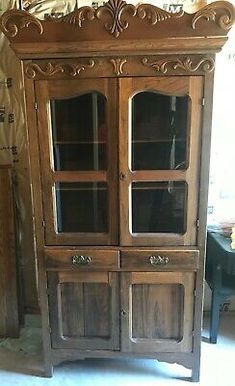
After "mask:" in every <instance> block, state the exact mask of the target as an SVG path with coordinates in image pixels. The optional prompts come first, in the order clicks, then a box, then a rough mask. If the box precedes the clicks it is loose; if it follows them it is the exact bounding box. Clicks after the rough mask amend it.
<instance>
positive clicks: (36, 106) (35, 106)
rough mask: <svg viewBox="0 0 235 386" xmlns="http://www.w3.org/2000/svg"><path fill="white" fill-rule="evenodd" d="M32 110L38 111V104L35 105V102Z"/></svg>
mask: <svg viewBox="0 0 235 386" xmlns="http://www.w3.org/2000/svg"><path fill="white" fill-rule="evenodd" d="M34 109H35V110H37V109H38V104H37V102H34Z"/></svg>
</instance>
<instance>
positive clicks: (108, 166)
mask: <svg viewBox="0 0 235 386" xmlns="http://www.w3.org/2000/svg"><path fill="white" fill-rule="evenodd" d="M115 97H116V84H115V80H113V79H111V80H108V79H79V80H71V81H64V80H51V81H48V82H40V84H39V86H38V87H37V100H38V106H39V108H38V115H39V120H38V122H39V136H40V147H41V149H40V150H41V163H42V168H43V181H42V184H43V194H44V213H45V225H46V244H47V245H56V244H59V245H73V244H76V245H115V244H116V243H117V238H118V235H117V221H118V219H117V216H113V213H114V212H115V211H117V208H116V206H117V186H116V185H117V155H116V152H115V151H114V148H115V143H117V140H116V135H117V132H116V131H115V129H116V115H115V109H114V105H115ZM111 192H112V193H111Z"/></svg>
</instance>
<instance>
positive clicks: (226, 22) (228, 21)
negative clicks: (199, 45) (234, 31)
mask: <svg viewBox="0 0 235 386" xmlns="http://www.w3.org/2000/svg"><path fill="white" fill-rule="evenodd" d="M218 10H219V11H223V14H221V13H219V15H218V18H217V11H218ZM200 19H206V21H217V22H218V24H219V26H220V28H222V29H223V30H229V29H230V28H231V27H232V25H233V23H234V21H235V17H234V7H233V5H232V4H230V3H228V2H226V1H225V2H224V1H218V2H215V3H212V4H209V5H207V6H206V7H204V8H202V9H200V10H199V11H198V12H197V13H196V14H195V15H194V17H193V19H192V27H193V29H196V24H197V22H198V20H200Z"/></svg>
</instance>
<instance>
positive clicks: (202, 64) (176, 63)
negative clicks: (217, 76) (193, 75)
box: [142, 57, 215, 74]
mask: <svg viewBox="0 0 235 386" xmlns="http://www.w3.org/2000/svg"><path fill="white" fill-rule="evenodd" d="M142 63H143V65H144V66H147V67H152V68H154V70H156V72H161V73H163V74H166V73H167V72H168V71H169V70H178V69H181V70H184V71H190V72H195V71H197V70H198V69H199V68H201V69H202V70H203V71H204V72H211V71H213V70H214V67H215V62H214V59H212V58H204V59H200V60H199V62H197V63H194V62H193V61H192V59H191V58H190V57H186V58H183V59H170V60H169V59H168V60H165V59H164V60H157V61H150V60H149V59H148V58H147V57H145V58H143V59H142Z"/></svg>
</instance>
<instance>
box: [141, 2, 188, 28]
mask: <svg viewBox="0 0 235 386" xmlns="http://www.w3.org/2000/svg"><path fill="white" fill-rule="evenodd" d="M136 14H137V16H138V18H139V19H145V18H146V19H147V20H148V21H149V23H150V24H152V25H154V24H156V23H159V22H162V21H165V20H167V19H172V18H178V17H182V16H183V15H184V11H183V10H182V11H180V12H178V13H170V12H167V11H164V10H163V9H160V8H158V7H154V6H152V5H151V4H140V5H139V6H137V9H136Z"/></svg>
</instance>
